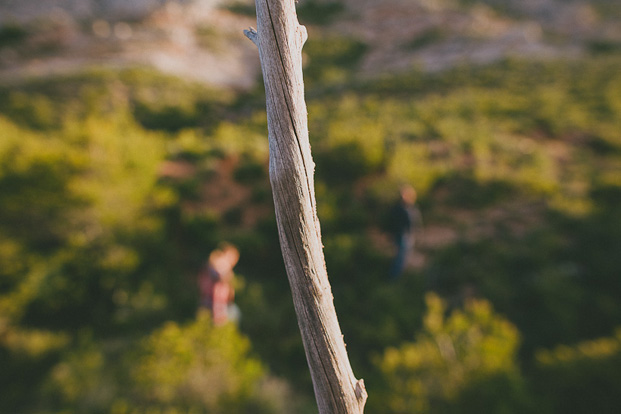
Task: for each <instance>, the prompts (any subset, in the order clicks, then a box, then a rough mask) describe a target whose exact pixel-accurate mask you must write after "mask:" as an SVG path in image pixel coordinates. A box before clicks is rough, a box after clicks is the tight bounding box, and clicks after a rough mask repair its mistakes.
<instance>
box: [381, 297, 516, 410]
mask: <svg viewBox="0 0 621 414" xmlns="http://www.w3.org/2000/svg"><path fill="white" fill-rule="evenodd" d="M445 312H446V304H445V303H444V302H443V301H442V300H441V299H440V298H439V297H437V296H435V295H433V294H429V295H428V296H427V313H426V315H425V317H424V329H423V331H422V332H421V333H419V334H418V335H417V337H416V340H415V342H410V343H405V344H402V345H401V346H399V347H389V348H388V349H386V351H385V352H384V354H383V356H382V357H381V359H379V360H378V366H379V368H380V370H381V372H382V378H383V380H384V381H385V383H384V387H383V388H382V392H381V393H378V394H377V396H376V402H375V404H378V409H380V408H379V407H380V406H381V407H383V408H381V410H382V411H383V412H387V413H465V412H470V411H468V410H469V409H470V407H467V406H466V407H462V406H461V403H462V402H463V401H469V400H471V397H468V396H467V395H472V394H476V395H477V396H479V397H481V398H485V400H484V401H478V403H477V404H475V405H474V406H473V407H472V408H476V405H479V406H481V407H485V408H486V409H488V410H491V411H494V412H500V411H497V410H494V407H495V408H496V409H498V408H499V407H505V408H504V409H503V411H502V412H515V413H518V412H522V411H521V410H522V409H523V407H522V406H521V402H520V401H519V392H520V390H521V389H522V387H523V379H522V377H521V374H520V372H519V369H518V366H517V360H516V355H517V348H518V344H519V335H518V332H517V330H516V329H515V327H514V326H513V325H512V324H511V323H509V322H508V321H507V320H505V319H504V318H502V317H500V316H497V315H496V314H495V313H494V312H493V310H492V308H491V306H490V304H489V303H488V302H486V301H482V300H476V301H470V302H468V303H467V304H466V307H465V309H464V310H455V311H453V312H452V313H451V315H450V316H448V317H446V316H445ZM498 381H502V384H503V385H500V386H498ZM475 384H476V385H477V386H479V387H486V388H485V389H478V390H476V389H474V390H473V389H472V387H473V386H475ZM508 392H509V394H507V393H508ZM371 396H373V394H371ZM507 398H510V399H512V400H513V401H512V403H513V404H507V402H506V401H505V400H506V399H507ZM515 399H517V401H515ZM371 401H372V399H370V402H371ZM472 412H479V411H477V410H473V411H472Z"/></svg>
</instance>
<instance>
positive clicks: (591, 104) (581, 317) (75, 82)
mask: <svg viewBox="0 0 621 414" xmlns="http://www.w3.org/2000/svg"><path fill="white" fill-rule="evenodd" d="M322 4H323V3H322ZM328 5H329V3H328ZM309 7H310V6H309ZM326 7H327V6H326ZM309 13H310V12H309ZM335 13H336V11H335ZM9 35H10V36H13V35H11V34H10V33H9V34H4V36H9ZM10 36H9V37H7V38H8V39H12V38H11V37H10ZM11 41H12V40H11ZM307 46H308V48H307V49H305V52H306V53H308V59H307V65H308V66H307V69H308V71H307V72H306V73H305V76H307V83H308V88H309V89H308V99H307V100H308V111H309V130H310V136H311V142H312V147H313V152H314V158H315V162H316V165H317V167H316V181H317V182H316V186H317V188H316V192H317V199H318V213H319V216H320V220H321V223H322V233H323V238H324V245H325V254H326V260H327V266H328V274H329V275H330V279H331V282H332V287H333V292H334V297H335V304H336V308H337V312H338V315H339V319H340V321H341V325H342V329H343V332H344V334H345V340H346V343H347V344H348V348H347V349H348V352H349V353H350V357H351V360H352V363H353V366H354V371H355V372H356V374H357V375H358V376H360V377H363V378H364V379H365V381H366V383H367V386H368V390H369V393H370V398H369V412H385V413H474V412H477V413H478V412H503V413H524V412H538V413H539V412H542V413H551V414H552V413H563V414H565V413H568V412H569V413H585V412H599V413H608V412H610V413H612V412H613V411H612V408H610V407H618V406H619V402H618V397H616V392H614V391H615V390H617V389H618V387H619V384H620V383H621V374H620V373H621V369H619V368H620V367H619V355H620V353H619V349H620V346H619V334H618V329H619V326H621V303H620V302H619V298H620V297H621V279H619V275H620V274H621V262H620V261H619V258H618V252H617V250H618V241H619V240H620V239H621V215H620V214H619V209H620V207H621V167H620V165H621V133H620V131H621V72H619V70H618V68H619V67H620V65H621V60H620V58H619V57H618V56H617V55H616V54H615V52H614V51H612V52H610V53H606V54H598V55H596V56H595V57H593V58H592V59H590V60H588V61H582V60H575V61H556V62H552V61H549V62H545V63H533V62H523V61H506V62H501V63H498V64H494V65H491V66H488V67H477V68H469V67H464V68H457V69H453V70H449V71H447V72H443V73H436V74H423V73H420V72H417V71H411V72H407V73H403V74H400V75H391V76H385V77H381V78H379V79H372V80H369V79H365V80H360V79H358V78H356V77H354V76H351V75H352V72H353V70H352V67H351V66H348V64H350V63H351V62H355V61H356V59H358V58H360V57H361V56H362V55H363V54H364V53H365V46H364V45H363V44H360V43H358V42H355V41H353V40H351V39H342V38H326V39H320V40H316V41H314V42H309V44H308V45H307ZM263 105H264V102H263V99H262V96H261V95H260V93H257V94H254V95H252V96H235V95H233V94H232V93H229V92H227V91H219V90H212V89H209V88H206V87H203V86H200V85H196V84H191V83H188V82H184V81H181V80H178V79H175V78H172V77H167V76H164V75H161V74H158V73H154V72H150V71H144V70H122V71H90V72H86V73H83V74H79V75H74V76H65V77H57V78H51V79H41V80H33V81H30V82H23V83H21V84H12V85H4V86H3V87H2V88H1V90H0V134H1V139H0V366H1V367H2V370H1V373H0V411H2V412H5V411H6V412H20V413H39V412H50V413H63V412H81V413H117V414H125V413H127V414H129V413H151V412H153V413H177V412H178V413H190V412H193V413H194V412H195V413H232V412H240V413H242V412H243V413H266V414H267V413H291V412H295V413H305V412H313V410H314V409H313V405H312V388H311V386H310V378H309V374H308V370H307V369H306V362H305V359H304V352H303V349H302V344H301V340H300V338H299V332H298V328H297V324H296V321H295V316H294V313H293V306H292V302H291V297H290V293H289V288H288V284H287V281H286V275H285V271H284V266H283V263H282V258H281V256H280V249H279V245H278V235H277V233H276V228H275V222H274V215H273V211H272V208H273V207H272V203H271V193H270V187H269V180H268V171H267V157H268V146H267V137H266V135H267V132H266V131H267V126H266V121H265V112H264V109H263ZM403 182H408V183H411V184H413V185H414V186H415V187H416V188H417V189H418V191H419V204H420V207H421V209H422V211H423V216H424V219H425V234H424V237H423V238H422V239H421V240H420V242H419V245H418V250H419V253H420V254H421V255H422V256H423V258H424V261H423V263H422V264H421V265H419V266H418V267H415V268H411V269H409V270H408V272H407V273H406V274H405V275H404V276H403V278H402V279H401V280H400V281H398V282H396V283H390V282H388V280H387V279H388V278H387V269H388V266H389V261H390V255H391V250H390V244H389V243H388V241H387V240H386V239H385V238H384V237H383V236H382V222H383V219H382V217H383V215H384V214H385V213H386V211H387V210H388V208H389V205H390V204H391V203H392V201H393V199H394V196H395V190H396V189H397V188H398V185H399V184H401V183H403ZM441 229H444V230H447V229H448V234H449V236H448V237H444V238H443V239H442V240H438V238H437V235H438V234H439V231H440V230H441ZM434 237H435V238H434ZM221 240H228V241H230V242H233V243H235V244H236V245H237V246H238V247H239V248H240V251H241V260H240V263H239V265H238V268H237V271H238V276H239V277H238V294H237V303H238V304H239V306H240V308H241V311H242V319H241V323H240V325H239V327H236V326H233V325H229V326H224V327H214V326H212V324H211V323H210V320H209V318H208V316H207V315H204V314H197V312H196V307H197V292H196V287H195V283H194V276H195V274H196V271H197V269H198V268H199V266H200V265H201V263H202V262H203V261H204V259H205V257H206V255H207V253H208V252H209V251H210V250H211V249H212V248H214V247H215V246H216V244H217V243H218V242H219V241H221ZM430 292H433V293H430Z"/></svg>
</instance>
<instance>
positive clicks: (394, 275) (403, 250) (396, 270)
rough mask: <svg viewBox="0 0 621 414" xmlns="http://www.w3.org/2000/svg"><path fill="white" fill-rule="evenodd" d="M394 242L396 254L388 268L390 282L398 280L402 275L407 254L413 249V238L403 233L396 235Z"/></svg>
mask: <svg viewBox="0 0 621 414" xmlns="http://www.w3.org/2000/svg"><path fill="white" fill-rule="evenodd" d="M394 241H395V245H396V246H397V254H396V256H395V258H394V259H393V261H392V266H391V267H390V278H391V279H392V280H396V279H398V278H399V276H401V273H403V269H404V268H405V262H406V260H407V257H408V253H410V251H411V250H412V248H413V247H414V237H413V236H412V235H411V234H408V233H403V234H400V235H396V236H395V238H394Z"/></svg>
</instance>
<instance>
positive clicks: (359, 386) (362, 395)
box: [354, 379, 368, 406]
mask: <svg viewBox="0 0 621 414" xmlns="http://www.w3.org/2000/svg"><path fill="white" fill-rule="evenodd" d="M354 392H355V394H356V399H357V400H358V402H359V403H360V406H364V403H365V402H366V401H367V397H368V394H367V389H366V388H365V386H364V380H363V379H359V380H358V381H357V382H356V389H355V391H354Z"/></svg>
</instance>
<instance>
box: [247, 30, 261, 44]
mask: <svg viewBox="0 0 621 414" xmlns="http://www.w3.org/2000/svg"><path fill="white" fill-rule="evenodd" d="M244 34H245V35H246V37H247V38H248V39H250V40H252V43H254V44H255V45H256V46H257V47H259V33H257V30H256V29H255V28H254V27H249V28H248V30H244Z"/></svg>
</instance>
